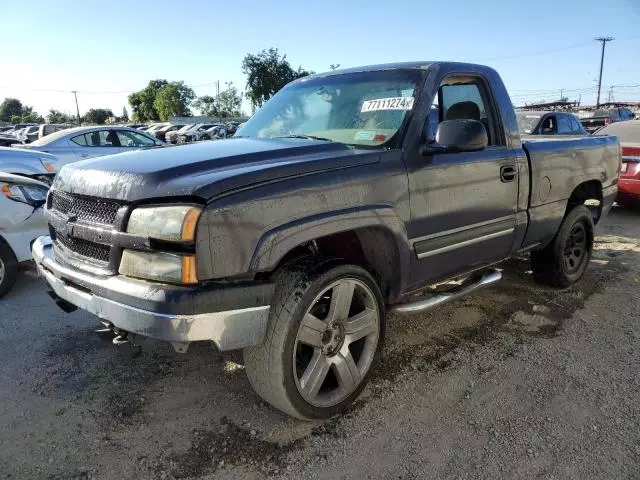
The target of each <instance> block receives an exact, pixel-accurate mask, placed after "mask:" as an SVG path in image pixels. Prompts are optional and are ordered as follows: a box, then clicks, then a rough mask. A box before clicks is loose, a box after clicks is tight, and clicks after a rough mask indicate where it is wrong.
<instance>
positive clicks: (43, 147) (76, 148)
mask: <svg viewBox="0 0 640 480" xmlns="http://www.w3.org/2000/svg"><path fill="white" fill-rule="evenodd" d="M164 145H165V143H164V142H162V141H160V140H158V139H157V138H153V137H152V136H150V135H148V134H146V133H144V132H141V131H139V130H135V129H133V128H127V127H109V126H95V127H76V128H70V129H68V130H61V131H59V132H56V133H52V134H51V135H47V136H46V137H44V138H41V139H39V140H36V141H35V142H33V143H30V144H29V145H21V147H22V148H26V149H29V150H38V151H41V152H47V153H51V154H53V155H55V156H56V157H57V158H58V160H59V165H60V167H62V166H64V165H66V164H67V163H72V162H77V161H78V160H84V159H87V158H93V157H100V156H103V155H111V154H114V153H120V152H127V151H130V150H139V149H145V148H154V147H160V146H164Z"/></svg>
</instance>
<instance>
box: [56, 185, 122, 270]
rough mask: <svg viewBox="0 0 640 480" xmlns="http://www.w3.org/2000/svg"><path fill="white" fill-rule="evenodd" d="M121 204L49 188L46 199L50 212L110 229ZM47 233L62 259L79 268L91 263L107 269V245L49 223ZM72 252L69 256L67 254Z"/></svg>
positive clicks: (108, 256)
mask: <svg viewBox="0 0 640 480" xmlns="http://www.w3.org/2000/svg"><path fill="white" fill-rule="evenodd" d="M122 205H123V204H122V203H121V202H117V201H114V200H105V199H103V198H96V197H89V196H84V195H75V194H71V193H66V192H60V191H56V190H51V193H50V194H49V197H48V199H47V209H49V210H51V211H52V213H57V214H62V215H63V217H67V218H69V217H73V219H72V222H80V223H82V222H89V223H93V224H98V225H101V226H103V227H106V228H114V227H115V225H114V224H115V221H116V216H117V214H118V209H119V208H120V207H121V206H122ZM49 233H50V235H51V240H52V241H53V245H54V247H57V248H54V252H55V254H56V257H58V256H60V257H61V258H62V259H63V260H64V261H65V262H67V263H71V264H73V265H76V266H78V267H79V268H82V267H83V264H84V263H87V264H90V265H94V266H96V267H99V268H100V269H101V270H104V271H105V273H113V272H110V271H109V261H110V253H111V247H110V246H109V245H103V244H101V243H95V242H91V241H88V240H85V239H83V238H77V237H73V236H70V235H68V234H67V232H66V231H63V230H57V229H56V228H54V226H53V225H50V226H49ZM71 254H73V255H71Z"/></svg>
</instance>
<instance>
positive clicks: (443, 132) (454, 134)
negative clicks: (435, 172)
mask: <svg viewBox="0 0 640 480" xmlns="http://www.w3.org/2000/svg"><path fill="white" fill-rule="evenodd" d="M488 145H489V138H488V136H487V130H486V129H485V128H484V125H483V124H482V122H479V121H478V120H467V119H458V120H445V121H443V122H441V123H440V125H438V130H437V131H436V141H435V143H432V144H427V145H424V146H423V147H422V148H421V153H422V154H423V155H434V154H438V153H459V152H478V151H480V150H484V149H486V148H487V146H488Z"/></svg>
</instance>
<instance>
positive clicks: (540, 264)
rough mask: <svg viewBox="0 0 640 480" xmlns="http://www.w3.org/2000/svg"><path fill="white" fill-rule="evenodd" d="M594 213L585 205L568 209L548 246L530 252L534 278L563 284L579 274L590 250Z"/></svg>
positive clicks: (572, 282)
mask: <svg viewBox="0 0 640 480" xmlns="http://www.w3.org/2000/svg"><path fill="white" fill-rule="evenodd" d="M593 238H594V227H593V216H592V215H591V211H590V210H589V209H588V208H587V207H586V206H584V205H578V206H576V207H574V208H573V209H571V210H570V211H569V213H567V215H566V216H565V217H564V220H563V221H562V224H561V225H560V229H559V230H558V233H557V234H556V236H555V238H554V239H553V241H552V242H551V244H549V245H548V246H547V247H545V248H543V249H542V250H538V251H534V252H532V253H531V266H532V269H533V274H534V278H535V279H536V281H538V282H540V283H543V284H546V285H550V286H552V287H558V288H566V287H568V286H570V285H572V284H574V283H575V282H577V281H578V280H580V279H581V278H582V276H583V275H584V272H585V271H586V269H587V266H588V265H589V261H590V260H591V251H592V250H593Z"/></svg>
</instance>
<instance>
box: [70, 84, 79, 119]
mask: <svg viewBox="0 0 640 480" xmlns="http://www.w3.org/2000/svg"><path fill="white" fill-rule="evenodd" d="M71 93H73V96H74V97H75V99H76V114H77V115H78V126H80V108H79V107H78V92H77V91H76V90H72V91H71Z"/></svg>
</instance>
